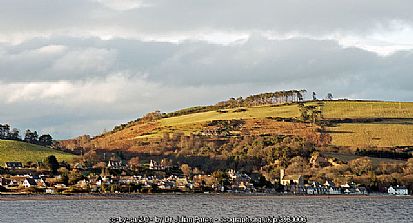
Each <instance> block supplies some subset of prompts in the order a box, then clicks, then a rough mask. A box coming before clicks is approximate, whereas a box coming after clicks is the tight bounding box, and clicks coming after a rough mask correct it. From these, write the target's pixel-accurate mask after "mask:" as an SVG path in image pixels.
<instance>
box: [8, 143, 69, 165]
mask: <svg viewBox="0 0 413 223" xmlns="http://www.w3.org/2000/svg"><path fill="white" fill-rule="evenodd" d="M50 155H55V156H56V158H57V160H58V161H63V160H65V161H71V160H72V159H73V158H74V157H75V156H74V155H72V154H69V153H64V152H62V151H57V150H53V149H50V148H47V147H43V146H38V145H33V144H29V143H25V142H19V141H10V140H0V165H2V166H3V165H4V163H5V162H9V161H19V162H23V163H25V162H28V161H32V162H35V161H43V160H44V159H45V158H46V157H48V156H50Z"/></svg>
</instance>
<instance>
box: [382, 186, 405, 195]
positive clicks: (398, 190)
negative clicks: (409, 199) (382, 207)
mask: <svg viewBox="0 0 413 223" xmlns="http://www.w3.org/2000/svg"><path fill="white" fill-rule="evenodd" d="M387 193H389V194H394V195H408V194H409V190H408V189H407V188H406V187H404V186H399V185H397V186H395V187H393V186H390V187H389V189H387Z"/></svg>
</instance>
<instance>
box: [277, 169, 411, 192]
mask: <svg viewBox="0 0 413 223" xmlns="http://www.w3.org/2000/svg"><path fill="white" fill-rule="evenodd" d="M280 184H281V185H283V186H284V191H285V192H291V193H294V194H309V195H323V194H326V195H339V194H348V195H367V194H368V190H367V188H366V187H363V186H358V185H356V184H355V183H354V182H351V183H346V184H343V185H339V186H336V185H335V184H334V182H332V181H329V180H327V181H325V183H319V182H315V181H314V182H311V183H307V184H305V183H304V177H303V176H302V175H285V172H284V169H281V170H280ZM387 191H388V194H392V195H408V194H409V190H408V189H407V188H406V187H404V186H399V185H397V186H390V187H389V188H388V190H387Z"/></svg>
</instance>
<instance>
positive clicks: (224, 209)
mask: <svg viewBox="0 0 413 223" xmlns="http://www.w3.org/2000/svg"><path fill="white" fill-rule="evenodd" d="M6 198H7V199H4V196H3V197H2V196H1V195H0V222H42V223H43V222H45V223H46V222H47V223H48V222H50V223H52V222H53V223H55V222H125V223H126V222H139V223H276V222H352V223H353V222H374V223H378V222H413V199H412V198H411V197H394V196H355V197H352V196H343V197H341V196H317V197H311V196H255V195H230V194H152V195H131V196H121V197H102V198H100V197H97V198H93V199H88V198H87V197H86V198H85V197H73V198H71V199H60V198H59V197H53V199H49V198H48V197H44V198H43V197H40V199H39V198H36V197H35V198H36V199H33V197H27V199H26V198H24V197H23V198H21V197H18V198H17V199H14V198H11V199H10V197H6Z"/></svg>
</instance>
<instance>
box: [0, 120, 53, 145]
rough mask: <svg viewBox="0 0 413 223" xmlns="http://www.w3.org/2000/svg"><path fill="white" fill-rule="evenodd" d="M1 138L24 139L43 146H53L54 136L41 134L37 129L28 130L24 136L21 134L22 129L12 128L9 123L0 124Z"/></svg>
mask: <svg viewBox="0 0 413 223" xmlns="http://www.w3.org/2000/svg"><path fill="white" fill-rule="evenodd" d="M0 139H6V140H23V141H25V142H28V143H31V144H37V145H42V146H51V145H52V143H53V138H52V136H51V135H49V134H44V135H41V136H39V135H38V133H37V131H34V132H32V131H31V130H30V129H28V130H26V132H25V134H24V138H23V139H22V138H21V136H20V131H19V130H18V129H16V128H13V129H11V127H10V125H8V124H4V125H3V124H0Z"/></svg>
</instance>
